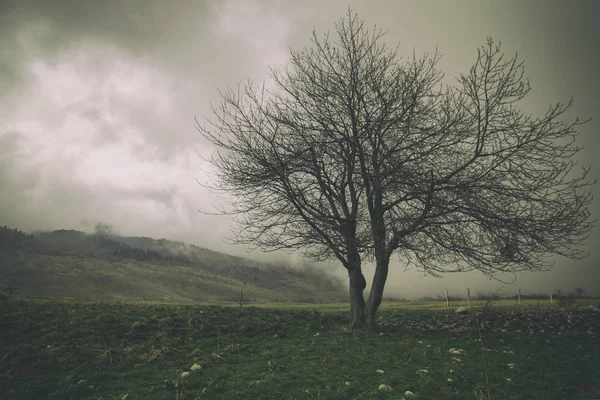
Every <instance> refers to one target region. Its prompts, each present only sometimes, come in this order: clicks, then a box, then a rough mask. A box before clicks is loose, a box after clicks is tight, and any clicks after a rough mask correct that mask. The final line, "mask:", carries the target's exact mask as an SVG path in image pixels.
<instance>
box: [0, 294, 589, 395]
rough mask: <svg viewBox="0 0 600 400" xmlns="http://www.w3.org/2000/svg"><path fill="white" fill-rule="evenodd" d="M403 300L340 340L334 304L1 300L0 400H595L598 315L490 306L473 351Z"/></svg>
mask: <svg viewBox="0 0 600 400" xmlns="http://www.w3.org/2000/svg"><path fill="white" fill-rule="evenodd" d="M513 303H514V302H513ZM402 304H404V305H406V304H410V303H394V304H387V305H385V306H384V307H383V308H382V309H381V312H380V317H381V318H380V328H379V330H377V332H354V333H353V332H349V331H347V329H345V326H346V322H347V312H346V311H344V310H347V305H344V304H331V305H326V306H323V305H313V308H320V310H309V309H303V308H301V307H297V305H293V304H278V305H279V306H280V307H279V308H275V307H274V306H273V305H272V304H267V305H265V307H261V308H258V307H247V308H246V307H245V308H241V309H240V308H239V307H218V306H206V305H172V304H171V305H167V304H141V303H136V304H124V303H115V302H110V303H102V302H92V301H88V302H82V301H60V300H53V301H46V300H41V299H38V300H32V299H29V300H25V299H10V301H9V302H8V303H7V304H3V305H0V332H2V334H1V335H0V398H2V399H14V400H18V399H99V398H102V399H123V398H124V396H125V395H127V397H125V398H126V399H127V400H132V399H148V400H152V399H176V398H179V399H182V398H185V399H400V398H402V394H403V393H404V391H406V390H411V391H412V392H414V393H415V394H417V395H418V396H419V398H421V399H476V395H475V394H474V393H475V392H482V393H484V394H487V391H488V388H489V392H490V394H491V398H492V399H503V400H504V399H586V398H594V397H596V398H600V355H599V350H598V349H599V344H600V343H599V339H598V337H597V336H598V330H599V328H600V316H599V314H600V313H598V312H594V311H589V310H586V311H583V310H581V311H578V310H574V311H571V312H569V313H566V312H562V311H559V310H556V309H548V308H544V307H542V308H540V309H538V308H537V307H533V306H524V307H521V308H519V309H517V308H515V307H512V308H510V307H508V306H507V307H506V308H503V307H498V308H497V310H496V312H495V313H493V314H490V315H489V316H488V317H486V319H483V317H482V321H481V323H482V324H483V325H484V324H485V323H487V324H488V325H485V326H484V329H483V331H482V336H481V337H482V338H483V344H482V342H480V335H479V333H478V330H477V329H476V326H475V324H474V320H473V319H471V317H464V316H458V315H456V314H454V313H446V312H444V311H443V310H436V309H435V307H425V305H423V307H422V309H408V308H406V307H405V308H403V307H401V305H402ZM344 307H345V308H344ZM505 320H506V321H510V322H511V325H510V326H509V328H508V329H506V331H505V332H502V331H501V330H500V329H496V327H503V326H504V322H505ZM486 321H487V322H486ZM532 321H533V322H532ZM530 329H531V331H532V332H533V333H530ZM542 330H544V332H541V331H542ZM482 346H483V349H482ZM450 348H456V349H462V350H463V354H460V355H453V354H450V353H449V352H448V350H449V349H450ZM483 357H485V360H486V361H485V364H484V362H483ZM456 358H458V359H460V361H458V360H457V359H456ZM195 363H198V364H199V365H201V367H202V368H201V369H200V370H197V371H190V367H191V366H192V365H193V364H195ZM509 364H511V365H512V368H511V365H509ZM422 369H426V370H427V371H428V372H427V373H417V371H418V370H422ZM378 370H382V371H383V373H380V372H377V371H378ZM184 371H188V372H190V374H189V375H188V376H187V377H185V378H181V373H182V372H184ZM450 371H452V372H450ZM486 371H487V379H486ZM449 379H451V380H452V381H449ZM347 382H348V384H347ZM487 382H489V386H488V383H487ZM382 384H385V385H389V386H391V387H392V389H393V390H392V391H390V392H382V391H379V390H378V387H379V385H382ZM181 390H183V396H181Z"/></svg>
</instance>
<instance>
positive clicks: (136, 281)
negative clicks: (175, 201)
mask: <svg viewBox="0 0 600 400" xmlns="http://www.w3.org/2000/svg"><path fill="white" fill-rule="evenodd" d="M0 276H2V278H0V281H2V282H3V283H4V284H5V285H6V286H7V285H10V287H11V288H13V290H14V292H15V294H16V295H19V296H26V297H69V298H80V299H107V300H123V301H164V302H239V301H240V290H242V292H243V301H244V302H273V301H286V302H329V301H339V300H342V299H344V298H345V290H344V286H343V285H342V284H341V282H337V281H335V280H333V279H332V278H331V277H329V276H328V275H326V274H325V272H324V271H323V270H321V269H318V268H315V267H310V266H309V267H306V268H304V269H301V270H300V269H294V268H291V267H289V266H284V265H271V264H266V263H260V262H257V261H254V260H250V259H245V258H241V257H234V256H230V255H226V254H223V253H218V252H214V251H210V250H207V249H203V248H200V247H197V246H193V245H190V244H187V243H183V242H177V241H171V240H166V239H159V240H157V239H152V238H147V237H121V236H115V235H106V234H92V235H90V234H86V233H84V232H80V231H75V230H56V231H53V232H37V233H34V234H25V233H23V232H21V231H19V230H16V229H11V228H8V227H4V228H2V227H0ZM1 289H4V288H1Z"/></svg>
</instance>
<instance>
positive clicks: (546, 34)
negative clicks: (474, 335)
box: [0, 0, 600, 297]
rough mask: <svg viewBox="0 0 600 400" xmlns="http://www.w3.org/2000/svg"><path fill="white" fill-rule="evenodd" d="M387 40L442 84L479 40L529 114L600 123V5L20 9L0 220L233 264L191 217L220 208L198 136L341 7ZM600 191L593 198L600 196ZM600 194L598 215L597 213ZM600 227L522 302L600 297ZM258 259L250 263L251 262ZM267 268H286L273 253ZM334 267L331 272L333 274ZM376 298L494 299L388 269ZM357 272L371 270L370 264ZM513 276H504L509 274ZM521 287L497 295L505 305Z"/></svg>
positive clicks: (5, 30) (449, 281)
mask: <svg viewBox="0 0 600 400" xmlns="http://www.w3.org/2000/svg"><path fill="white" fill-rule="evenodd" d="M348 6H349V7H351V8H352V9H354V10H355V11H357V12H358V15H359V17H360V18H361V19H364V20H365V23H366V24H367V26H371V27H372V26H373V25H375V24H376V25H377V26H378V27H381V28H382V29H384V30H386V31H388V33H387V35H386V36H385V40H386V41H387V42H388V44H390V45H391V46H395V45H396V44H398V43H399V45H400V47H399V51H400V54H401V55H404V56H409V55H411V54H412V52H413V49H414V51H415V52H416V53H417V54H422V53H424V52H433V51H435V49H436V46H437V47H438V48H439V50H440V51H441V53H442V54H443V59H442V62H441V64H440V67H441V68H442V69H443V70H444V71H445V73H446V83H449V84H452V83H454V82H455V80H454V78H455V77H457V76H458V75H459V74H460V73H467V72H468V69H469V67H470V66H471V65H472V63H473V62H474V61H475V59H476V55H477V48H478V47H479V46H481V45H483V44H484V43H485V38H486V37H487V36H491V37H493V38H494V39H495V40H501V41H502V44H503V51H504V52H505V53H506V54H507V55H508V56H511V55H513V54H514V53H515V52H518V53H519V56H521V57H522V58H523V59H525V67H526V74H527V75H528V77H529V78H530V81H531V86H532V89H533V90H532V92H531V93H530V95H529V97H528V99H527V100H526V101H525V102H524V103H523V105H522V107H523V110H524V112H526V113H533V114H534V115H536V114H538V115H539V114H540V113H543V112H545V110H546V108H547V107H548V106H549V105H551V104H553V103H556V102H559V101H560V102H562V103H564V102H566V101H568V100H569V99H570V97H571V96H573V97H574V99H575V104H574V112H573V113H571V114H569V115H568V116H567V117H568V118H574V117H575V116H577V115H578V116H580V117H582V118H583V119H586V118H589V117H594V118H598V117H599V115H598V110H600V100H598V96H597V94H598V92H599V89H600V79H599V78H598V76H597V71H598V70H600V48H599V47H598V45H597V44H596V43H595V39H594V38H597V37H598V36H599V34H600V29H599V28H598V24H597V21H596V20H595V15H597V14H598V11H599V10H598V8H599V6H598V5H597V3H596V2H594V1H593V0H590V1H579V2H577V4H576V6H574V5H572V4H571V5H570V4H568V3H567V2H559V1H541V0H536V1H528V2H522V1H518V0H511V1H504V2H496V1H479V0H461V1H454V2H443V1H419V2H416V1H394V0H381V1H376V2H364V1H356V0H355V1H348V2H342V1H337V0H336V1H327V2H321V1H316V0H309V1H303V2H283V1H275V0H270V1H262V0H255V1H251V0H238V1H233V0H224V1H217V0H215V1H192V0H189V1H186V0H180V1H172V2H167V1H162V0H143V1H142V0H137V1H136V0H122V1H116V0H115V1H97V2H95V1H80V0H70V1H58V0H53V1H43V0H39V1H28V0H10V1H6V0H5V1H2V2H0V222H1V223H3V224H8V225H11V226H14V227H18V228H20V229H24V230H31V231H33V230H39V229H59V228H65V229H91V230H92V231H93V229H94V226H95V225H96V224H97V222H98V221H101V222H102V223H105V224H108V225H110V226H112V227H114V230H115V232H117V233H119V234H124V235H139V236H153V237H166V238H172V239H177V240H185V241H189V242H191V243H194V244H198V245H200V246H203V247H207V248H211V249H214V250H219V251H225V252H228V253H235V254H242V253H243V252H242V250H241V249H239V248H236V247H231V246H227V245H225V244H224V243H223V242H222V240H221V239H222V236H223V235H224V234H227V233H228V232H229V229H230V227H231V223H230V220H228V219H227V218H224V217H215V216H210V215H206V214H203V213H199V212H198V209H200V210H203V211H211V210H212V205H213V204H214V203H218V202H219V199H218V198H217V197H215V196H214V195H213V194H211V193H210V192H209V191H207V190H206V189H205V188H203V187H202V186H200V185H198V184H197V182H196V179H197V180H199V181H200V182H210V180H211V169H210V166H209V165H207V164H206V163H205V162H204V161H203V160H202V158H201V157H199V156H198V154H197V153H196V151H198V152H199V153H200V154H202V155H208V154H210V152H211V150H212V149H211V148H210V147H208V145H207V144H206V143H205V142H203V141H202V138H201V136H200V135H199V134H198V132H197V131H196V130H195V129H194V117H195V116H197V117H198V118H199V119H202V118H203V117H204V116H206V117H210V115H211V103H212V104H215V103H218V101H219V90H223V89H225V88H227V87H235V85H236V84H237V83H238V82H239V81H241V80H244V79H246V78H252V79H255V80H257V81H259V82H260V81H262V80H264V79H265V77H266V73H267V72H268V67H269V66H274V65H283V64H285V63H286V62H287V60H288V46H290V47H292V48H294V49H301V48H302V47H304V46H309V45H310V37H311V31H312V30H313V28H314V29H316V30H317V32H318V33H321V34H322V33H326V32H327V31H333V25H334V23H335V22H337V20H338V19H339V18H341V17H342V16H343V15H344V14H345V12H346V10H347V7H348ZM599 127H600V125H599V124H598V122H597V121H596V119H593V120H592V121H591V122H590V123H589V124H587V125H585V126H584V127H583V128H582V134H581V144H582V145H583V146H585V148H584V150H583V151H582V153H581V156H580V159H579V161H580V162H581V164H582V165H583V166H587V165H591V166H592V173H593V174H594V176H599V175H600V174H599V173H598V171H599V170H600V166H599V164H598V160H597V155H596V154H597V151H598V150H599V147H600V146H599V145H598V144H599V138H598V128H599ZM594 192H595V193H598V187H595V188H594ZM599 204H600V203H599V197H598V196H596V199H595V200H594V203H593V206H594V209H593V210H592V214H593V216H594V217H598V215H599V213H598V211H599V209H600V207H599ZM599 240H600V234H599V232H598V228H597V227H596V229H595V230H594V231H593V232H592V234H591V236H590V239H589V245H588V250H589V252H590V256H589V257H587V258H586V259H584V260H580V261H572V260H564V259H556V266H555V268H554V269H553V271H551V272H548V273H544V274H536V275H534V274H523V275H518V276H517V278H518V281H517V283H515V285H517V286H518V287H521V288H522V289H523V290H526V291H530V292H535V291H540V292H542V291H544V292H545V291H547V290H549V289H554V288H558V287H563V288H565V289H571V288H573V287H576V286H581V287H583V288H584V289H586V290H587V291H588V292H599V291H600V288H599V287H598V284H597V283H594V282H600V253H599V252H598V250H597V249H596V247H597V246H596V247H594V246H593V244H594V243H598V242H599ZM252 256H253V257H255V258H263V257H265V256H262V255H260V254H257V253H254V254H252ZM274 257H279V258H285V256H282V255H275V256H274ZM333 267H335V265H334V266H332V268H333ZM395 267H396V268H395V270H394V271H393V272H392V273H391V276H390V281H389V285H388V289H387V291H386V295H399V296H406V297H411V296H415V295H419V294H422V293H425V292H427V293H430V294H437V293H440V291H443V289H442V288H444V287H449V288H450V289H451V290H454V291H459V290H463V288H466V287H467V286H470V287H472V288H473V290H476V289H477V290H479V291H487V290H492V289H496V288H498V287H501V286H502V285H500V284H498V283H495V282H488V281H487V280H486V278H484V277H482V276H480V275H478V274H462V275H450V276H447V277H445V278H444V279H442V280H439V279H434V278H431V277H421V276H420V275H419V274H418V273H416V272H414V271H412V272H411V271H409V272H406V273H403V272H402V270H403V268H402V266H401V265H399V264H398V265H395ZM366 272H367V274H369V273H372V270H369V269H368V268H367V271H366ZM505 278H506V279H509V280H510V279H512V276H508V277H505ZM515 285H512V286H504V288H505V289H504V290H505V291H506V292H507V293H512V292H514V291H515V290H516V287H517V286H515Z"/></svg>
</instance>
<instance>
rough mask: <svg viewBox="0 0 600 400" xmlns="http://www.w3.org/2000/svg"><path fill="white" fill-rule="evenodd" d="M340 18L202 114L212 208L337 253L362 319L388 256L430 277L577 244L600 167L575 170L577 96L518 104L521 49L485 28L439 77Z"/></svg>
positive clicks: (242, 236)
mask: <svg viewBox="0 0 600 400" xmlns="http://www.w3.org/2000/svg"><path fill="white" fill-rule="evenodd" d="M335 27H336V32H337V38H336V39H333V40H332V39H331V38H330V37H329V35H325V36H324V37H322V38H320V37H318V36H317V34H316V33H315V32H314V31H313V37H312V47H311V48H308V49H304V50H302V51H299V52H298V51H294V50H290V56H291V61H290V63H289V65H287V66H286V67H283V68H272V69H271V73H270V74H269V77H270V78H271V80H272V85H270V86H269V87H266V86H265V85H262V86H257V85H254V84H253V82H251V81H249V82H248V83H247V84H245V85H240V86H239V88H238V90H237V91H233V90H231V89H229V90H227V91H225V92H223V93H221V95H222V102H221V104H220V106H219V107H216V108H214V109H213V111H214V114H215V118H214V119H213V120H210V119H207V120H206V121H207V122H208V124H200V123H199V122H198V120H196V124H197V128H198V130H199V131H200V133H201V134H202V135H203V136H204V138H206V139H207V140H208V141H209V142H211V143H212V144H213V145H215V146H216V148H217V150H216V151H215V152H214V153H213V156H212V158H211V162H212V163H213V165H214V166H215V167H216V171H217V173H216V174H217V179H216V181H215V183H214V186H212V187H213V188H214V189H217V190H220V191H222V192H224V193H226V194H227V195H228V196H229V198H230V208H229V209H221V210H219V212H220V213H224V214H230V215H234V220H235V221H237V223H238V226H239V230H237V231H236V232H235V235H234V237H233V240H234V241H235V242H236V243H243V244H246V245H250V246H252V247H253V248H255V249H256V248H258V249H262V250H264V251H274V250H281V249H285V250H288V251H294V250H301V251H302V252H303V253H304V255H305V256H307V257H310V258H312V259H314V260H332V259H334V260H335V259H337V260H339V261H340V262H341V263H342V265H343V266H344V268H346V270H347V272H348V276H349V282H350V302H351V311H352V321H351V324H352V326H353V327H355V328H356V327H363V326H365V324H366V325H368V326H371V325H373V324H375V321H376V312H377V309H378V307H379V305H380V304H381V300H382V295H383V290H384V286H385V282H386V279H387V276H388V267H389V262H390V258H391V257H392V256H393V255H394V256H398V257H399V258H400V259H401V261H403V262H404V263H409V264H414V265H416V266H417V267H418V268H421V269H423V270H424V271H425V272H426V273H429V274H431V275H434V276H438V275H439V274H440V273H442V272H449V271H469V270H479V271H481V272H483V273H484V274H487V275H489V276H490V277H493V276H494V274H495V273H497V272H505V271H523V270H528V271H539V270H544V269H548V268H550V267H551V263H550V262H549V261H548V258H547V257H548V256H549V255H552V254H558V255H562V256H566V257H571V258H578V257H582V256H583V254H582V253H581V251H580V249H579V247H580V245H581V244H582V242H583V241H584V240H585V239H586V237H587V234H588V232H589V230H590V228H591V227H592V225H593V222H592V221H590V218H589V217H590V213H589V211H588V206H589V204H590V202H591V200H592V196H591V194H590V192H589V190H588V187H589V186H590V185H592V184H593V183H595V182H594V181H591V180H589V179H587V175H588V172H589V169H585V168H584V169H582V170H581V171H579V172H577V173H576V171H575V167H576V165H577V162H575V161H573V156H574V155H575V154H576V153H577V152H578V151H579V150H580V147H578V146H577V145H576V143H575V139H576V137H577V135H578V133H577V132H576V128H577V127H578V126H579V125H582V124H584V123H585V122H580V121H579V120H578V119H576V120H575V121H574V122H572V123H565V122H562V121H561V117H562V116H563V114H564V113H565V111H566V110H567V109H569V107H570V106H571V102H569V103H568V104H567V105H561V104H556V105H554V106H552V107H550V108H549V109H548V111H547V112H546V114H545V115H543V116H542V117H539V118H532V117H531V116H525V115H523V113H522V112H521V111H520V110H519V108H518V107H517V104H518V103H519V101H520V100H521V99H523V98H524V97H525V96H526V95H527V93H528V92H529V90H530V87H529V83H528V81H527V80H526V79H525V78H524V69H523V62H520V61H518V59H517V56H515V57H513V58H511V59H506V58H505V57H504V55H503V54H502V53H501V52H500V45H495V44H494V43H493V41H492V39H488V40H487V43H486V45H485V46H483V47H482V48H481V49H479V50H478V52H477V60H476V62H475V64H474V65H473V67H472V68H471V69H470V71H469V73H468V74H467V75H461V76H460V78H458V80H457V81H458V85H457V86H442V85H441V84H440V83H441V80H442V78H443V75H442V73H441V72H440V70H439V69H438V68H437V65H438V62H439V60H440V55H439V53H437V51H436V53H435V54H433V55H429V54H425V55H424V56H423V57H421V58H417V57H416V56H415V55H414V54H413V56H412V58H409V59H408V60H405V61H403V62H401V61H402V60H400V58H399V57H398V54H397V50H395V49H391V48H389V47H387V46H386V45H385V44H384V43H383V42H382V37H383V35H384V33H383V32H382V31H380V30H374V31H369V30H368V29H366V28H365V27H364V25H363V22H361V21H360V20H359V19H358V18H357V15H356V14H355V13H353V12H352V11H350V10H349V11H348V14H347V15H346V16H345V17H344V18H342V19H341V20H340V21H339V22H338V23H337V24H336V26H335ZM586 122H587V121H586ZM373 261H374V262H375V265H376V270H375V276H374V278H373V282H372V285H371V289H370V293H369V296H368V299H367V300H366V302H365V299H364V297H363V291H364V289H365V288H366V281H365V278H364V276H363V273H362V268H361V265H362V263H363V262H373Z"/></svg>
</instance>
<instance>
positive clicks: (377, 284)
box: [365, 255, 390, 329]
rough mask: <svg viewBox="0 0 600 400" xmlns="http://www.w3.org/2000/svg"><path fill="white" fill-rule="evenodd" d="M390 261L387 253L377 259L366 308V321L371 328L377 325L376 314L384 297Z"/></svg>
mask: <svg viewBox="0 0 600 400" xmlns="http://www.w3.org/2000/svg"><path fill="white" fill-rule="evenodd" d="M389 263H390V259H389V257H387V255H381V258H378V259H377V264H376V265H377V266H376V268H375V276H373V283H372V284H371V291H370V292H369V298H368V300H367V304H366V310H365V323H366V325H367V328H369V329H373V328H375V326H376V325H377V317H376V314H377V310H378V309H379V306H380V305H381V300H382V299H383V289H384V287H385V282H386V280H387V276H388V268H389Z"/></svg>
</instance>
